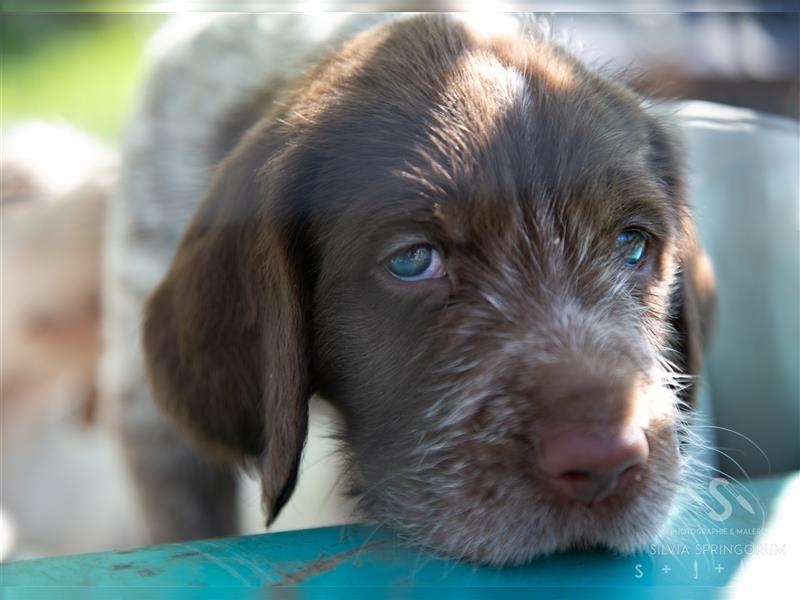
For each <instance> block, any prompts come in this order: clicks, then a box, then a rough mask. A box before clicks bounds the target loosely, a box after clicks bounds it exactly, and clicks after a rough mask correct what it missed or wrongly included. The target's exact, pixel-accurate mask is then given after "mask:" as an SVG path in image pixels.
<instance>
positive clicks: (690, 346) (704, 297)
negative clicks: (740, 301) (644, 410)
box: [672, 239, 716, 407]
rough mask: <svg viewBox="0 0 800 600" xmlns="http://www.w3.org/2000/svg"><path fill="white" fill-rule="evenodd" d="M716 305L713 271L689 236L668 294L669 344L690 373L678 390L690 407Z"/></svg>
mask: <svg viewBox="0 0 800 600" xmlns="http://www.w3.org/2000/svg"><path fill="white" fill-rule="evenodd" d="M715 309H716V292H715V284H714V271H713V268H712V266H711V261H710V260H709V258H708V255H706V253H705V252H704V251H703V249H702V248H701V247H700V246H699V244H697V242H696V241H695V240H694V239H692V240H691V243H690V247H689V248H688V252H687V254H686V256H685V258H684V260H683V266H682V269H681V272H680V274H679V275H678V283H677V285H676V287H675V291H674V292H673V294H672V328H673V331H674V334H673V338H674V339H673V343H672V347H673V349H674V350H676V352H677V356H676V357H675V361H676V362H677V363H678V367H679V368H680V370H681V372H683V373H686V374H687V375H690V376H692V377H693V378H692V379H691V380H690V381H688V382H687V384H686V387H685V388H684V389H682V390H681V391H680V393H679V397H680V399H681V400H682V401H683V404H684V405H686V406H687V407H694V406H695V403H696V400H697V386H696V385H695V380H694V377H696V376H697V375H699V374H700V372H701V371H702V369H703V353H704V352H705V349H706V347H707V344H708V341H709V338H710V336H711V330H712V328H713V321H714V313H715Z"/></svg>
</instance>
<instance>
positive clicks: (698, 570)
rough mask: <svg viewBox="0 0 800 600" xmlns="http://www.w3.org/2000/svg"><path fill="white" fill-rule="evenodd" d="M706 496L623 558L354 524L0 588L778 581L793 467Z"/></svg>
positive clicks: (450, 589)
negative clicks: (415, 544) (753, 577)
mask: <svg viewBox="0 0 800 600" xmlns="http://www.w3.org/2000/svg"><path fill="white" fill-rule="evenodd" d="M709 491H711V490H709ZM737 496H739V497H740V498H741V499H742V500H743V501H740V500H738V499H737ZM705 500H706V502H707V503H708V504H707V506H703V505H702V504H698V505H696V506H695V509H696V512H697V511H699V513H700V514H699V515H698V516H696V517H693V518H692V519H680V520H679V521H678V522H679V523H681V524H682V525H681V526H680V527H678V528H677V529H676V530H675V531H674V532H673V533H671V534H669V536H668V537H665V538H664V539H663V540H662V542H661V544H653V545H651V546H650V547H649V548H648V549H646V551H644V552H642V553H639V554H636V555H632V556H618V555H614V554H611V553H607V552H602V551H584V552H570V553H565V554H560V555H556V556H551V557H546V558H542V559H539V560H535V561H533V562H531V563H530V564H528V565H525V566H522V567H514V568H504V569H499V568H488V567H475V566H473V565H469V564H462V563H455V562H451V561H447V560H443V559H441V558H438V557H436V556H433V555H431V554H428V553H425V552H422V551H419V550H416V549H414V548H410V547H408V546H406V545H404V544H403V543H402V541H401V540H399V539H398V538H397V536H396V535H395V534H394V533H393V532H391V531H389V530H386V529H383V528H379V527H376V526H374V525H369V524H362V525H348V526H341V527H326V528H320V529H308V530H301V531H291V532H283V533H273V534H264V535H255V536H243V537H236V538H226V539H216V540H203V541H193V542H187V543H181V544H169V545H164V546H155V547H149V548H141V549H137V550H118V551H113V552H103V553H96V554H83V555H77V556H67V557H58V558H51V559H41V560H29V561H19V562H12V563H6V564H4V565H2V566H0V574H1V575H2V585H3V588H4V589H3V595H4V597H7V598H23V597H28V596H29V595H30V593H32V592H33V591H38V592H41V593H46V592H48V591H55V590H57V589H58V590H60V591H61V592H64V594H61V595H59V597H66V594H65V592H67V591H69V590H73V591H75V590H76V589H80V588H82V587H85V586H100V587H105V588H106V589H116V590H117V591H119V590H120V589H124V588H129V587H136V588H149V589H152V590H158V589H161V590H164V589H167V588H171V589H175V588H190V589H195V590H201V589H203V588H205V589H207V590H211V589H215V590H216V592H215V593H214V594H212V595H210V596H208V597H215V598H217V597H221V596H220V593H221V591H222V590H223V588H227V589H228V590H230V589H233V588H250V587H252V588H261V590H260V592H259V595H258V596H257V597H265V593H266V594H267V595H269V591H270V589H272V590H278V588H284V587H296V588H302V589H312V588H319V589H324V590H325V597H338V595H339V594H341V597H344V598H352V597H353V594H352V589H350V588H353V587H356V588H360V589H361V590H362V591H366V590H370V589H375V588H387V587H392V588H395V589H396V590H403V589H408V588H416V591H417V592H420V593H422V592H423V591H427V594H425V595H433V596H435V597H437V598H441V597H442V595H444V596H448V595H450V594H451V593H455V592H456V591H458V597H464V593H465V591H466V590H467V589H468V588H469V589H472V590H473V591H474V592H475V593H476V594H479V593H480V592H481V590H483V591H484V592H486V591H488V590H493V592H492V596H493V597H497V596H496V593H499V592H503V591H505V592H511V591H514V590H516V591H521V590H525V589H529V588H546V589H550V590H551V591H557V590H562V591H563V590H566V589H567V588H571V589H575V588H584V587H586V586H598V585H599V586H605V588H604V589H605V592H606V593H607V594H608V597H615V598H619V597H625V594H624V593H621V592H622V591H625V590H627V591H629V592H635V591H636V590H637V589H639V590H642V589H644V588H647V589H648V593H649V594H652V592H653V591H654V590H655V589H656V588H654V587H652V586H660V587H661V588H662V590H664V591H666V592H670V593H671V594H673V595H674V594H675V593H676V592H677V590H678V588H681V590H682V593H681V595H682V596H683V597H686V595H687V593H689V592H691V591H692V590H696V591H700V590H703V592H702V596H703V597H709V588H710V589H712V590H713V588H717V587H719V586H725V585H728V584H730V583H736V582H737V581H739V582H741V581H742V577H744V582H745V583H747V581H748V579H747V577H745V576H746V575H747V573H748V572H752V571H753V569H761V571H760V572H766V573H767V574H768V575H769V576H770V577H771V579H768V580H763V581H764V582H765V584H767V583H770V582H771V583H775V584H776V585H777V583H778V580H776V579H775V578H776V577H778V579H780V577H782V576H784V575H790V574H791V573H789V572H788V571H789V569H788V565H790V564H791V565H794V568H800V560H798V558H799V557H798V554H797V551H798V545H800V544H798V542H800V530H798V528H797V517H796V513H797V512H798V511H797V508H796V507H798V506H800V474H793V475H789V476H784V477H778V478H771V479H765V480H761V481H758V482H754V483H752V484H750V485H748V486H746V487H744V488H735V487H734V486H728V485H727V484H719V485H717V486H716V488H715V490H714V493H713V494H711V495H709V496H707V497H706V498H705ZM789 506H791V507H793V510H789V508H788V507H789ZM712 515H716V517H713V516H712ZM720 517H722V519H720ZM715 519H716V520H715ZM759 577H760V576H759ZM737 578H738V579H737ZM501 595H503V594H501ZM690 595H692V594H690ZM114 597H120V596H119V595H117V594H116V593H115V596H114ZM414 597H421V596H420V595H419V594H416V593H415V595H414ZM594 597H597V595H596V594H595V595H594Z"/></svg>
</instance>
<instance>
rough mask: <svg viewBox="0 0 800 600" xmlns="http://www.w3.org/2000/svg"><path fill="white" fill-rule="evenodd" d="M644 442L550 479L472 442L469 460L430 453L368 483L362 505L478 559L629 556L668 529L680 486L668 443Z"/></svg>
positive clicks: (417, 538)
mask: <svg viewBox="0 0 800 600" xmlns="http://www.w3.org/2000/svg"><path fill="white" fill-rule="evenodd" d="M659 433H661V432H659ZM632 438H633V439H634V440H636V439H638V438H637V436H632ZM650 438H652V443H650V444H648V445H647V449H648V452H647V455H646V456H645V455H643V454H644V450H643V448H642V447H641V446H640V445H639V444H638V442H636V443H633V444H632V446H633V449H632V450H631V448H627V446H626V448H623V451H620V452H617V450H619V449H614V448H612V449H614V452H616V454H614V452H612V453H611V454H612V455H613V456H611V457H609V456H605V457H601V460H599V461H598V460H597V459H598V457H597V456H594V457H590V459H591V460H590V461H589V462H588V463H581V464H580V465H579V467H580V468H572V469H567V470H565V471H563V472H559V473H558V474H557V475H556V476H554V475H553V474H549V475H547V474H542V473H541V471H538V472H535V473H531V471H530V470H528V471H527V472H526V471H525V470H524V465H523V463H522V462H520V461H509V462H506V463H501V462H498V461H497V460H496V458H495V457H492V458H489V454H490V452H489V451H487V450H486V449H484V451H483V452H482V453H481V454H478V453H476V452H475V451H476V449H475V448H472V449H471V450H472V452H470V454H471V455H472V457H473V458H472V459H471V460H467V461H464V460H462V459H452V456H451V457H450V458H443V457H441V456H433V454H435V453H430V454H429V458H430V459H431V462H429V463H428V466H427V468H425V467H422V468H421V469H420V470H415V472H413V473H410V474H409V477H408V479H406V478H404V477H401V478H400V479H398V480H396V485H390V486H385V487H384V488H382V489H376V488H373V493H374V494H375V495H374V496H373V495H372V494H369V497H363V498H362V502H363V504H364V508H365V510H366V512H367V513H369V514H370V516H372V517H375V518H378V519H379V520H381V521H383V522H384V523H386V524H387V525H389V526H390V527H392V528H394V529H396V530H398V531H400V532H401V534H403V535H404V536H405V537H406V539H408V540H409V541H410V542H412V543H415V544H420V545H423V546H425V547H426V548H428V549H432V550H433V551H434V552H436V553H439V554H444V555H446V556H447V557H450V558H456V559H460V560H466V561H468V562H473V563H478V564H490V565H513V564H522V563H525V562H528V561H530V560H532V559H533V558H536V557H538V556H543V555H548V554H553V553H557V552H563V551H569V550H574V549H587V548H604V549H607V550H611V551H613V552H621V553H631V552H634V551H637V550H639V549H641V548H643V547H645V546H646V545H647V544H648V543H650V542H651V541H652V540H653V539H654V538H655V537H656V536H657V535H658V534H659V532H660V531H661V529H662V528H663V527H664V526H665V525H666V523H667V519H668V515H669V513H670V511H671V509H672V506H673V501H674V497H675V495H676V493H677V489H678V485H679V483H678V482H679V462H678V454H677V449H676V447H675V448H673V446H675V445H674V444H673V443H672V440H667V439H661V437H659V436H657V435H656V436H654V434H652V433H648V434H647V436H646V439H650ZM611 446H612V447H613V446H614V444H611ZM623 446H625V444H623ZM672 450H675V452H673V451H672ZM572 458H573V459H574V458H575V457H572ZM593 461H594V462H593ZM426 462H427V461H426ZM555 462H556V463H558V461H555ZM567 462H572V461H567ZM552 466H553V465H548V467H552ZM592 468H594V469H595V470H594V471H592V470H591V469H592ZM604 468H605V469H608V470H607V471H602V469H604ZM554 477H555V480H554ZM412 482H413V483H412ZM421 482H424V483H423V485H422V486H420V483H421Z"/></svg>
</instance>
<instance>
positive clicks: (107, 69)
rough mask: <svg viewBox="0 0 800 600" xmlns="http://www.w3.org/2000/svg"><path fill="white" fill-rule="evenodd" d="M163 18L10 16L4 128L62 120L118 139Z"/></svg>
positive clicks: (2, 47)
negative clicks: (148, 48) (148, 47)
mask: <svg viewBox="0 0 800 600" xmlns="http://www.w3.org/2000/svg"><path fill="white" fill-rule="evenodd" d="M162 20H163V16H162V15H158V14H135V13H134V14H131V13H128V14H120V13H117V14H111V13H38V14H31V13H27V14H23V13H6V14H3V15H2V20H0V52H2V122H3V124H4V125H5V124H8V123H11V122H14V121H18V120H20V119H27V118H38V119H63V120H65V121H68V122H70V123H72V124H74V125H76V126H78V127H81V128H84V129H86V130H88V131H90V132H92V133H95V134H97V135H99V136H101V137H103V138H105V139H109V140H111V139H115V138H116V137H117V136H118V135H119V133H120V131H121V128H122V124H123V122H124V120H125V116H126V115H127V113H128V112H129V111H130V108H131V104H132V101H133V100H134V98H135V86H136V84H137V82H138V80H139V76H140V73H141V68H142V66H143V64H144V61H143V49H144V44H145V41H146V39H147V38H148V36H149V35H150V34H151V33H152V31H153V30H154V29H155V28H156V27H157V26H158V25H159V23H161V21H162Z"/></svg>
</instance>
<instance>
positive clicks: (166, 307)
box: [143, 131, 311, 521]
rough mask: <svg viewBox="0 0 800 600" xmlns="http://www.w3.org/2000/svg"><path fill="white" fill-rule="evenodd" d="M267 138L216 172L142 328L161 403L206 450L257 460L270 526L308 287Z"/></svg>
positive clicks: (296, 406) (300, 419)
mask: <svg viewBox="0 0 800 600" xmlns="http://www.w3.org/2000/svg"><path fill="white" fill-rule="evenodd" d="M282 146H283V144H282V143H281V142H280V140H279V139H278V137H277V135H275V134H273V133H272V132H270V131H263V132H253V133H252V134H251V135H249V136H247V137H246V138H245V140H244V141H243V142H242V143H241V145H240V146H239V147H238V148H237V149H236V150H235V151H234V153H233V154H232V155H231V156H230V157H229V158H228V159H227V160H226V161H225V162H223V163H222V164H221V165H220V168H219V170H218V171H217V174H216V177H215V178H214V181H213V183H212V185H211V187H210V191H209V192H208V194H207V196H206V198H205V199H204V200H203V203H202V204H201V206H200V207H199V209H198V212H197V213H196V215H195V217H194V220H193V221H192V223H191V225H190V226H189V228H188V230H187V232H186V234H185V235H184V238H183V240H182V241H181V243H180V246H179V248H178V251H177V254H176V256H175V259H174V261H173V263H172V265H171V267H170V270H169V272H168V274H167V276H166V278H165V279H164V280H163V282H162V283H161V285H160V286H159V287H158V288H157V289H156V291H155V292H154V293H153V295H152V296H151V297H150V299H149V301H148V303H147V306H146V309H145V319H144V338H143V342H144V350H145V360H146V365H147V370H148V375H149V377H150V381H151V384H152V388H153V392H154V395H155V398H156V400H157V402H158V403H159V404H160V405H161V406H162V408H163V409H164V410H165V411H166V412H167V413H168V414H169V415H171V416H172V417H173V419H174V420H175V421H176V422H177V423H178V424H179V425H180V426H182V427H183V429H185V430H187V431H188V432H189V433H190V434H191V436H192V437H193V438H194V439H195V440H197V441H199V442H200V443H201V444H203V445H205V446H206V447H209V448H211V449H212V450H215V451H217V453H218V454H219V453H220V451H221V453H222V454H223V455H225V456H227V457H232V458H234V459H236V460H239V461H243V460H247V459H252V458H255V459H257V460H258V461H260V465H261V469H262V472H263V473H262V479H263V491H264V503H265V506H266V508H267V510H268V512H269V520H270V521H271V520H272V519H274V518H275V516H276V515H277V513H278V512H279V511H280V509H281V507H282V506H283V504H284V503H285V502H286V501H287V500H288V498H289V497H290V496H291V493H292V491H293V489H294V485H295V481H296V477H297V468H298V464H299V460H300V455H301V452H302V448H303V445H304V443H305V438H306V433H307V423H308V398H309V396H310V394H311V389H310V375H309V363H310V359H309V351H308V339H307V338H308V331H307V327H306V310H307V297H306V296H307V293H308V290H307V286H306V283H305V280H304V272H303V258H302V256H303V253H302V247H303V243H302V240H301V238H300V236H299V232H300V231H301V228H300V227H299V223H300V222H301V220H302V215H301V214H300V213H301V212H302V209H301V207H300V203H296V204H294V205H293V202H292V198H290V197H289V195H290V194H291V192H292V190H293V189H294V187H293V185H292V184H291V183H290V182H288V181H287V179H288V175H287V173H288V172H290V171H291V170H292V169H289V168H286V166H287V162H290V160H289V158H288V157H285V156H282V155H281V153H282V152H283V150H282V149H281V147H282Z"/></svg>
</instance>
